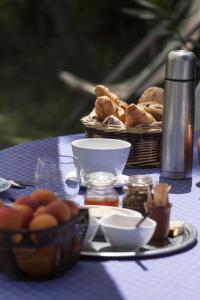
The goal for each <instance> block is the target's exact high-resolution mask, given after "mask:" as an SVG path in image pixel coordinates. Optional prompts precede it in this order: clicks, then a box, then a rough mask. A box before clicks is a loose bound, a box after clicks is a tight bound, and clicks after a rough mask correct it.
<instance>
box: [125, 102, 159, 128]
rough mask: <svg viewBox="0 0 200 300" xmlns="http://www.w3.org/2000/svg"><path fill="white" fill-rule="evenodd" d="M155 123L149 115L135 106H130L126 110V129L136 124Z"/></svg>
mask: <svg viewBox="0 0 200 300" xmlns="http://www.w3.org/2000/svg"><path fill="white" fill-rule="evenodd" d="M155 121H156V120H155V119H154V117H153V116H152V115H151V114H150V113H148V112H146V111H145V110H144V109H142V107H140V106H137V105H135V104H130V105H129V106H128V108H127V110H126V122H125V125H126V126H127V127H133V126H135V125H138V124H151V123H153V122H155Z"/></svg>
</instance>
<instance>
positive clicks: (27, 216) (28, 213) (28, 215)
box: [12, 203, 33, 228]
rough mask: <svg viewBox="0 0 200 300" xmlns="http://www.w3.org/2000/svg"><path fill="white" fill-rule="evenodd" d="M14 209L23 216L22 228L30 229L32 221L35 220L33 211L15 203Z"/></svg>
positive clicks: (24, 205) (28, 207)
mask: <svg viewBox="0 0 200 300" xmlns="http://www.w3.org/2000/svg"><path fill="white" fill-rule="evenodd" d="M12 208H14V209H16V210H17V211H18V212H19V213H20V214H21V216H22V227H23V228H26V227H28V225H29V223H30V221H31V219H32V218H33V210H32V209H31V208H30V206H28V205H26V204H17V203H15V204H14V205H13V206H12Z"/></svg>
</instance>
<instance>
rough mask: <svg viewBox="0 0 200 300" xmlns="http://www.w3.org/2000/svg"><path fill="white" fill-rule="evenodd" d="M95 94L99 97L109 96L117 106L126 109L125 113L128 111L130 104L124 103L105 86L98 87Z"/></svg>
mask: <svg viewBox="0 0 200 300" xmlns="http://www.w3.org/2000/svg"><path fill="white" fill-rule="evenodd" d="M95 94H96V96H97V97H101V96H108V97H109V98H110V99H112V100H113V101H114V102H115V103H116V104H117V105H119V106H120V107H121V108H123V109H124V111H125V110H126V109H127V107H128V104H127V103H126V102H124V101H122V100H121V99H120V98H119V97H118V96H117V95H116V94H115V93H113V92H111V91H110V90H109V88H107V87H106V86H104V85H97V86H96V88H95Z"/></svg>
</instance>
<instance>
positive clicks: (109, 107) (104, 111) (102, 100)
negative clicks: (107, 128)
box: [95, 96, 118, 122]
mask: <svg viewBox="0 0 200 300" xmlns="http://www.w3.org/2000/svg"><path fill="white" fill-rule="evenodd" d="M117 110H118V108H117V105H116V103H115V102H114V101H113V100H111V99H110V98H109V97H108V96H100V97H97V99H96V101H95V112H96V115H97V120H98V121H100V122H102V121H103V120H104V119H105V118H106V117H108V116H110V115H114V116H116V114H117Z"/></svg>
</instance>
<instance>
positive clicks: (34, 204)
mask: <svg viewBox="0 0 200 300" xmlns="http://www.w3.org/2000/svg"><path fill="white" fill-rule="evenodd" d="M15 203H16V204H26V205H28V206H29V207H30V208H31V209H32V210H33V211H35V210H36V209H37V208H38V207H39V206H40V202H39V201H38V200H33V199H32V198H31V196H30V195H28V196H23V197H20V198H17V199H16V201H15Z"/></svg>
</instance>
